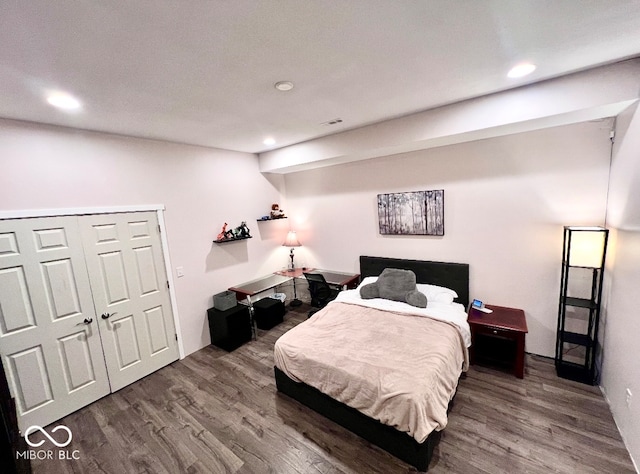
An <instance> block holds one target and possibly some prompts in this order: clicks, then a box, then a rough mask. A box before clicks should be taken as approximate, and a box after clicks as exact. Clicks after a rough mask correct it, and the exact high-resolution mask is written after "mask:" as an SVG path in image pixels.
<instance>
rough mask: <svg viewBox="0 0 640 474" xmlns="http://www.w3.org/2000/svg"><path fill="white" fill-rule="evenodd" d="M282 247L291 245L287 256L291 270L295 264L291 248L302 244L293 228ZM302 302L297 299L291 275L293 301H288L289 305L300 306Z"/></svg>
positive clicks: (294, 278) (294, 281)
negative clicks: (289, 258) (289, 259)
mask: <svg viewBox="0 0 640 474" xmlns="http://www.w3.org/2000/svg"><path fill="white" fill-rule="evenodd" d="M282 246H283V247H291V252H290V253H289V256H290V257H291V268H290V269H289V270H291V271H293V270H295V268H296V267H295V265H294V264H293V248H294V247H301V246H302V244H301V243H300V242H299V241H298V236H296V231H295V230H290V231H289V233H288V234H287V238H286V239H284V244H282ZM301 304H302V301H300V300H299V299H298V294H297V292H296V277H295V276H294V277H293V301H292V302H291V303H290V306H300V305H301Z"/></svg>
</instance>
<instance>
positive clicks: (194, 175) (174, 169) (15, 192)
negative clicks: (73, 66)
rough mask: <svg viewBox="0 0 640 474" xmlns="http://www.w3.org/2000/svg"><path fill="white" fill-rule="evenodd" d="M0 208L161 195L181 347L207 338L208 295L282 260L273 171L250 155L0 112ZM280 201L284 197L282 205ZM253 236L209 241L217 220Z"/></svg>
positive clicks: (278, 182)
mask: <svg viewBox="0 0 640 474" xmlns="http://www.w3.org/2000/svg"><path fill="white" fill-rule="evenodd" d="M0 170H1V172H0V211H15V210H26V209H52V208H60V209H64V208H78V207H110V206H129V205H140V204H164V205H165V206H166V212H165V219H166V228H167V237H168V241H169V252H170V258H171V263H172V266H173V268H174V269H175V267H177V266H182V267H184V271H185V276H184V277H182V278H175V274H174V282H175V292H176V297H177V304H178V313H179V317H180V326H181V330H182V336H183V344H184V348H185V353H186V354H189V353H191V352H193V351H196V350H198V349H200V348H202V347H204V346H205V345H207V344H209V342H210V339H209V332H208V325H207V318H206V310H207V308H209V307H211V306H212V295H213V294H215V293H217V292H220V291H222V290H225V289H227V288H228V287H229V286H232V285H233V284H237V283H241V282H243V281H247V280H250V279H253V278H256V277H258V276H261V275H262V274H263V273H265V272H270V271H273V270H274V269H279V268H281V267H282V266H283V265H286V258H287V257H286V249H284V248H283V247H281V246H280V244H281V242H282V241H283V240H284V235H285V234H286V231H287V230H288V226H287V221H286V220H283V221H282V223H281V222H278V221H277V222H274V223H260V224H258V223H256V218H258V217H260V216H262V215H264V214H266V213H268V211H269V209H270V208H271V203H274V202H281V191H282V177H280V176H271V177H265V176H264V175H262V174H261V173H260V172H259V170H258V160H257V157H256V156H255V155H252V154H247V153H237V152H230V151H222V150H214V149H208V148H202V147H194V146H186V145H178V144H172V143H167V142H160V141H151V140H141V139H134V138H127V137H120V136H114V135H106V134H98V133H90V132H82V131H74V130H70V129H64V128H55V127H47V126H40V125H34V124H26V123H21V122H13V121H8V120H0ZM283 207H285V206H283ZM242 220H246V221H247V223H248V226H249V228H250V229H251V231H252V235H253V237H254V238H253V239H250V240H245V241H241V242H235V243H229V244H224V245H216V244H213V243H212V240H213V239H215V237H216V235H217V234H218V233H219V232H220V228H221V226H222V224H223V223H224V222H228V223H229V224H230V226H236V225H239V224H240V222H241V221H242Z"/></svg>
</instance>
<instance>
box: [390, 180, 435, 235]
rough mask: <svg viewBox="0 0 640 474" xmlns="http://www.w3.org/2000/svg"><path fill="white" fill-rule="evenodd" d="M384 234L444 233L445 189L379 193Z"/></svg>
mask: <svg viewBox="0 0 640 474" xmlns="http://www.w3.org/2000/svg"><path fill="white" fill-rule="evenodd" d="M378 224H379V227H380V233H381V234H384V235H390V234H392V235H440V236H441V235H444V189H437V190H434V191H415V192H408V193H392V194H378Z"/></svg>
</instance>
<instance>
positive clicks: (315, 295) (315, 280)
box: [304, 273, 339, 318]
mask: <svg viewBox="0 0 640 474" xmlns="http://www.w3.org/2000/svg"><path fill="white" fill-rule="evenodd" d="M304 277H305V278H306V279H307V283H309V294H310V295H311V306H314V309H312V310H311V311H309V314H308V315H307V317H308V318H310V317H311V316H312V315H313V314H314V313H316V312H317V311H319V310H320V309H321V308H324V307H325V306H326V305H327V303H328V302H329V301H331V300H333V299H335V298H336V296H338V292H339V290H338V289H337V288H332V287H331V286H329V284H328V283H327V280H325V279H324V276H323V275H322V274H320V273H304Z"/></svg>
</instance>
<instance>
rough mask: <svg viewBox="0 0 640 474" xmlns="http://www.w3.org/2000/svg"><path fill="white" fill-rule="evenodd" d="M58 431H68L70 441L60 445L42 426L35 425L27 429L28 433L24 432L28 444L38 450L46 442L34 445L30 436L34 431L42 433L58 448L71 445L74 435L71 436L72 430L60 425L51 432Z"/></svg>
mask: <svg viewBox="0 0 640 474" xmlns="http://www.w3.org/2000/svg"><path fill="white" fill-rule="evenodd" d="M58 430H63V431H66V432H67V434H68V435H69V439H67V441H65V442H64V443H58V442H57V441H56V440H55V439H53V438H52V437H51V435H50V434H49V433H47V432H46V431H45V430H44V429H42V427H41V426H38V425H33V426H30V427H29V428H27V431H25V432H24V439H25V441H26V442H27V444H28V445H29V446H31V447H32V448H38V447H40V446H42V445H43V444H44V440H42V441H40V442H39V443H32V442H31V441H29V435H30V434H31V433H33V432H34V431H40V432H41V433H42V434H43V435H45V436H46V437H47V438H49V441H51V442H52V443H53V444H55V445H56V446H57V447H59V448H64V447H65V446H69V443H71V438H73V435H72V434H71V430H70V429H69V428H67V427H66V426H64V425H58V426H56V427H55V428H54V429H52V430H51V433H55V432H56V431H58Z"/></svg>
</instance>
